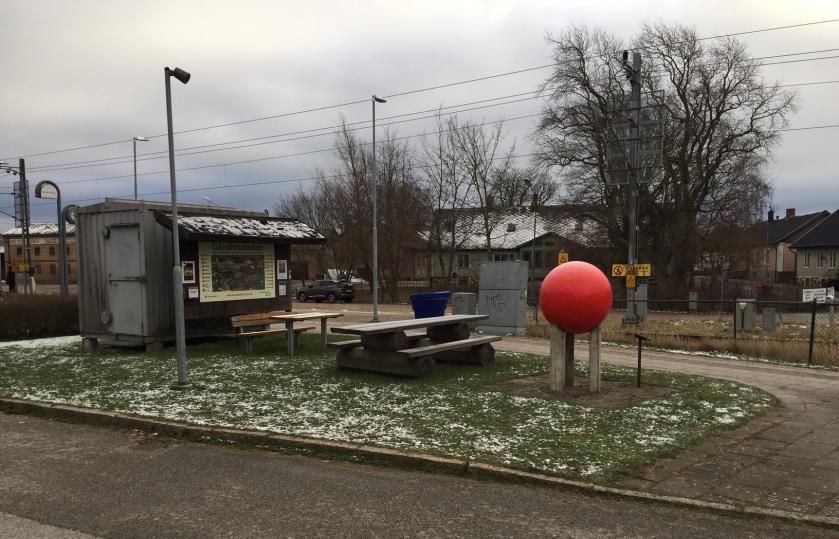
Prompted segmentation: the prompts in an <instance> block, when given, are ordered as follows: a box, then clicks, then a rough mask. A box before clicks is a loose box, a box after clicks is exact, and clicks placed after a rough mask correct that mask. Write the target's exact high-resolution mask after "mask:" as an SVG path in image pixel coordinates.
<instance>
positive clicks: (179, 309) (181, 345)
mask: <svg viewBox="0 0 839 539" xmlns="http://www.w3.org/2000/svg"><path fill="white" fill-rule="evenodd" d="M163 73H164V79H165V81H166V126H167V133H168V137H169V182H170V189H171V191H172V255H173V258H174V267H173V268H172V283H173V285H174V296H173V299H174V302H175V350H176V354H177V357H178V383H177V385H176V386H174V387H176V388H187V387H189V380H188V378H187V367H186V329H185V328H184V285H183V281H184V275H183V269H181V248H180V244H179V240H178V194H177V193H178V188H177V184H176V182H175V143H174V138H173V135H172V89H171V86H170V83H169V79H170V78H171V77H175V78H176V79H178V80H179V81H180V82H181V83H183V84H186V83H187V82H189V78H190V74H189V73H187V72H186V71H184V70H183V69H181V68H179V67H176V68H175V69H169V68H168V67H165V68H163Z"/></svg>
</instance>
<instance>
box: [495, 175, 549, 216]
mask: <svg viewBox="0 0 839 539" xmlns="http://www.w3.org/2000/svg"><path fill="white" fill-rule="evenodd" d="M556 192H557V185H556V183H555V182H554V181H553V179H552V178H551V177H550V175H549V174H548V172H547V170H546V169H545V168H544V167H539V166H536V165H531V166H528V167H525V168H520V167H516V166H510V167H508V168H507V169H506V170H503V169H502V170H498V171H496V172H495V174H494V177H493V180H492V193H493V196H494V197H495V201H496V204H498V205H499V206H501V207H504V208H510V207H516V206H524V205H525V204H530V203H531V202H532V201H533V196H534V195H535V196H536V204H537V205H539V206H544V205H545V204H548V203H550V202H551V201H552V200H553V198H554V197H555V196H556Z"/></svg>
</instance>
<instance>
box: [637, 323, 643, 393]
mask: <svg viewBox="0 0 839 539" xmlns="http://www.w3.org/2000/svg"><path fill="white" fill-rule="evenodd" d="M636 337H638V372H637V373H636V375H635V377H636V382H635V385H637V386H638V387H641V347H642V346H643V343H644V340H643V339H644V338H643V337H641V336H640V335H636Z"/></svg>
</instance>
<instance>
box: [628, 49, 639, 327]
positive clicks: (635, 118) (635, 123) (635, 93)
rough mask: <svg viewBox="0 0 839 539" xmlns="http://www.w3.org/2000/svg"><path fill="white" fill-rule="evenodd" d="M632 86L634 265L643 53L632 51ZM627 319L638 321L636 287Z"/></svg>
mask: <svg viewBox="0 0 839 539" xmlns="http://www.w3.org/2000/svg"><path fill="white" fill-rule="evenodd" d="M629 82H630V85H631V87H632V122H631V123H630V126H629V140H630V146H629V160H630V162H631V163H632V170H631V171H630V174H629V186H628V190H629V197H628V198H629V201H628V204H629V208H628V210H629V212H628V223H627V228H628V232H629V253H628V255H629V256H628V257H627V263H628V264H630V265H634V264H637V263H638V259H637V256H636V254H637V251H638V247H637V242H638V223H637V221H638V216H637V211H638V180H639V179H640V178H639V175H640V172H641V170H640V167H639V165H640V163H639V157H640V149H641V148H640V145H639V142H640V140H639V137H640V125H641V53H639V52H633V53H632V72H631V74H630V77H629ZM626 320H627V321H628V322H633V323H634V322H638V310H637V306H636V304H635V289H634V288H628V289H627V290H626Z"/></svg>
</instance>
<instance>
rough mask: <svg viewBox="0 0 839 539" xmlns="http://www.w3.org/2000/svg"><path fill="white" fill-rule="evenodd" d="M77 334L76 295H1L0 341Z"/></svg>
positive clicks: (77, 312) (77, 308) (77, 311)
mask: <svg viewBox="0 0 839 539" xmlns="http://www.w3.org/2000/svg"><path fill="white" fill-rule="evenodd" d="M78 333H79V307H78V302H77V299H76V296H67V297H64V296H57V295H46V294H35V295H27V294H4V295H3V297H2V299H1V300H0V340H2V341H13V340H18V339H35V338H38V337H57V336H59V335H77V334H78Z"/></svg>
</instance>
